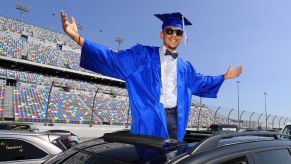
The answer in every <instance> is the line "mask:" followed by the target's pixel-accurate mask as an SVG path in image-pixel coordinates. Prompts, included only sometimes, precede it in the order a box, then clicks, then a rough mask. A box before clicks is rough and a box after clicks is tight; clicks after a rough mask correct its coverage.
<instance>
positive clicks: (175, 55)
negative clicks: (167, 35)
mask: <svg viewBox="0 0 291 164" xmlns="http://www.w3.org/2000/svg"><path fill="white" fill-rule="evenodd" d="M165 55H171V56H172V57H173V58H174V59H176V58H177V57H178V53H177V52H171V51H169V50H168V49H167V50H166V53H165Z"/></svg>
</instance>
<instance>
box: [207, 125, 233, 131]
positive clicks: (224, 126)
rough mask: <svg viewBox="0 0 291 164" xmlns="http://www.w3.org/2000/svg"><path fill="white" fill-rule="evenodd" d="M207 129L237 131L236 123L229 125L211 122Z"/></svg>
mask: <svg viewBox="0 0 291 164" xmlns="http://www.w3.org/2000/svg"><path fill="white" fill-rule="evenodd" d="M207 130H210V131H221V130H224V131H234V132H237V131H238V127H237V125H230V124H212V125H210V126H209V127H208V129H207Z"/></svg>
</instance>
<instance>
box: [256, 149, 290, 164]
mask: <svg viewBox="0 0 291 164" xmlns="http://www.w3.org/2000/svg"><path fill="white" fill-rule="evenodd" d="M254 160H255V163H256V164H257V163H258V164H274V163H276V164H290V163H291V156H290V152H289V151H288V149H278V150H271V151H264V152H256V153H254Z"/></svg>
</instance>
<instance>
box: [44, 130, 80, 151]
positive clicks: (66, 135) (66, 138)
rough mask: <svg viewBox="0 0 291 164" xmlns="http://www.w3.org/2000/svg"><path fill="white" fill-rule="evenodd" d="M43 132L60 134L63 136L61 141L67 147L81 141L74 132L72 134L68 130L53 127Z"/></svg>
mask: <svg viewBox="0 0 291 164" xmlns="http://www.w3.org/2000/svg"><path fill="white" fill-rule="evenodd" d="M44 133H49V134H56V135H62V136H63V138H62V143H63V144H64V145H65V146H66V147H67V148H68V149H69V148H71V147H73V146H75V145H77V144H78V143H80V142H81V140H80V138H79V137H78V136H77V135H76V134H74V133H72V132H70V131H68V130H61V129H54V130H48V131H46V132H44Z"/></svg>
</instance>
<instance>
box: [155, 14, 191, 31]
mask: <svg viewBox="0 0 291 164" xmlns="http://www.w3.org/2000/svg"><path fill="white" fill-rule="evenodd" d="M155 16H156V17H157V18H159V19H160V20H161V21H162V22H163V25H162V29H164V28H165V27H167V26H174V27H177V28H180V29H184V28H183V27H184V25H185V26H186V25H192V23H191V22H190V21H189V20H188V19H186V18H185V17H184V16H183V15H182V14H181V13H179V12H177V13H167V14H155Z"/></svg>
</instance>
